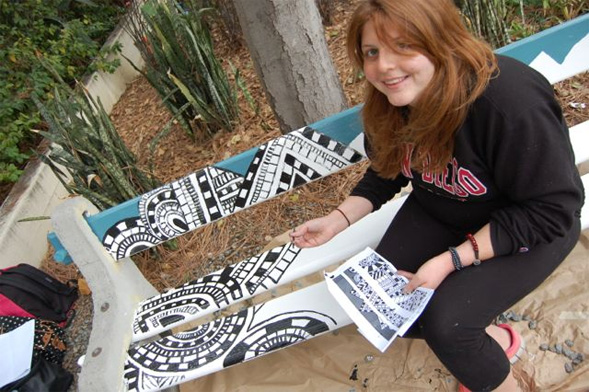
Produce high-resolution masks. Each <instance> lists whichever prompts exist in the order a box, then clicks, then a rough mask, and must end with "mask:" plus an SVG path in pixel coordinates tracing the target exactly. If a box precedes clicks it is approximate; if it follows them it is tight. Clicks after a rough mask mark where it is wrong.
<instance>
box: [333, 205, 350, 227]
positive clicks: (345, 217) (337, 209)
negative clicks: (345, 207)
mask: <svg viewBox="0 0 589 392" xmlns="http://www.w3.org/2000/svg"><path fill="white" fill-rule="evenodd" d="M335 210H336V211H338V212H339V213H340V214H342V215H343V217H344V219H345V220H346V222H348V227H350V226H351V225H352V224H351V223H350V220H349V219H348V217H347V216H346V214H345V213H344V212H343V211H342V210H340V209H339V208H336V209H335Z"/></svg>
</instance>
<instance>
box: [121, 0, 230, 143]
mask: <svg viewBox="0 0 589 392" xmlns="http://www.w3.org/2000/svg"><path fill="white" fill-rule="evenodd" d="M135 6H136V7H137V8H136V9H135V10H136V11H135V12H134V13H132V17H131V18H130V19H129V24H128V26H127V28H128V30H129V32H130V34H131V36H132V37H133V39H134V41H135V45H136V46H137V47H138V48H139V50H140V51H141V54H142V56H143V58H144V60H145V62H146V69H145V71H143V70H140V69H139V68H137V67H136V68H137V70H138V71H139V72H142V73H143V75H144V76H145V77H146V78H147V80H148V81H149V82H150V84H151V85H152V86H153V87H154V88H155V89H156V90H157V91H158V93H159V95H160V96H161V97H162V100H163V102H164V104H165V105H166V106H167V107H168V109H170V111H171V112H172V113H174V114H175V115H178V114H180V117H179V120H180V123H181V124H182V125H183V127H184V128H185V129H186V130H187V131H188V132H189V134H190V135H191V136H193V137H194V136H210V135H213V134H214V133H215V132H217V131H219V130H221V129H225V130H231V129H232V128H233V123H234V121H235V120H236V119H237V117H238V115H239V105H238V102H237V94H236V91H235V89H234V88H233V87H232V86H231V84H230V83H229V80H228V77H227V74H226V73H225V71H224V70H223V67H222V66H221V63H220V62H219V60H218V59H217V57H216V56H215V53H214V50H213V41H212V38H211V35H210V31H209V29H208V27H207V24H206V23H205V20H204V19H203V14H204V13H205V12H207V10H208V9H203V8H199V5H198V4H197V3H196V2H194V1H184V2H182V4H180V3H179V2H176V1H174V0H148V1H146V2H145V3H144V4H141V5H137V4H136V5H135ZM236 76H237V77H238V73H237V74H236Z"/></svg>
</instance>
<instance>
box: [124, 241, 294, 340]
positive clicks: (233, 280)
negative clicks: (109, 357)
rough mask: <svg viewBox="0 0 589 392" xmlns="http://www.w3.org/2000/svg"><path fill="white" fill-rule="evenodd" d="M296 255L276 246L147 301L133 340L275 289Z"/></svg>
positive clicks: (137, 316)
mask: <svg viewBox="0 0 589 392" xmlns="http://www.w3.org/2000/svg"><path fill="white" fill-rule="evenodd" d="M299 252H300V249H298V248H296V247H295V246H294V245H292V244H286V245H283V246H280V247H276V248H274V249H271V250H269V251H268V252H264V253H262V254H260V255H256V256H254V257H251V258H249V259H247V260H244V261H241V262H239V263H236V264H233V265H230V266H228V267H226V268H224V269H223V270H220V271H217V272H214V273H212V274H209V275H207V276H205V277H202V278H199V279H196V280H193V281H191V282H188V283H186V284H184V285H182V286H180V287H178V288H175V289H173V290H169V291H167V292H165V293H163V294H160V295H157V296H155V297H152V298H149V299H147V300H146V301H144V302H142V303H140V304H139V306H138V307H137V310H136V312H135V318H134V322H133V340H134V341H138V340H141V339H145V338H147V337H150V336H153V335H156V334H157V333H159V332H162V331H164V330H166V329H170V328H173V327H174V326H176V325H178V324H182V323H184V322H187V321H190V320H194V319H196V318H198V317H200V316H201V313H202V311H203V310H205V309H209V308H211V309H214V310H217V309H220V308H223V307H224V306H227V305H230V304H232V303H235V302H237V301H240V300H242V299H244V298H249V297H250V296H253V295H254V294H255V293H256V292H260V291H263V290H266V289H268V288H269V287H275V286H276V285H277V284H278V283H279V281H280V279H281V277H282V276H283V274H284V272H285V271H286V270H287V269H288V267H289V266H290V265H291V264H292V262H293V261H294V260H295V258H296V256H297V255H298V253H299ZM209 313H210V312H209Z"/></svg>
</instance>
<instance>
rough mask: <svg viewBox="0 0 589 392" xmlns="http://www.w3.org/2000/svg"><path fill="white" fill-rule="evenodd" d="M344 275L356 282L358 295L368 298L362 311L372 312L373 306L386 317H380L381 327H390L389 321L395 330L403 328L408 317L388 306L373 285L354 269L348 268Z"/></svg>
mask: <svg viewBox="0 0 589 392" xmlns="http://www.w3.org/2000/svg"><path fill="white" fill-rule="evenodd" d="M344 275H347V276H348V278H350V279H351V280H352V281H353V282H354V283H355V285H356V287H357V288H358V291H359V293H358V294H357V295H361V296H362V297H363V298H366V301H367V303H365V304H364V306H363V307H362V308H360V309H359V310H360V312H362V313H364V312H367V311H370V312H372V309H370V306H372V307H373V308H375V309H376V310H377V312H379V314H381V315H382V316H383V317H384V318H385V319H386V321H385V320H382V319H381V318H380V317H379V321H380V322H381V326H380V328H381V329H385V328H389V325H388V324H387V322H388V323H389V324H390V325H393V326H394V329H395V330H397V329H399V328H401V326H402V325H403V323H404V322H405V321H407V317H405V316H402V315H400V314H398V313H397V312H396V311H395V309H394V308H391V307H390V306H388V305H387V303H386V302H385V301H384V300H383V299H382V298H381V297H380V296H379V295H378V293H377V292H376V291H375V290H374V289H373V286H372V285H370V283H368V282H367V281H366V280H364V278H363V277H362V276H361V275H360V274H359V273H357V272H355V271H354V269H351V268H350V269H347V270H346V271H345V272H344ZM360 293H361V294H360ZM369 304H370V305H369Z"/></svg>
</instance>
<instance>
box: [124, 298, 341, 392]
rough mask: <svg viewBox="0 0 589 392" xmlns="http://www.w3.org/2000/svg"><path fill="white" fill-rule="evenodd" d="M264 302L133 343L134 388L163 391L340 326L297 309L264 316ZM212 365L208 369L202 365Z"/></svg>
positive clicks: (129, 365) (128, 367) (130, 371)
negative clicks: (156, 339)
mask: <svg viewBox="0 0 589 392" xmlns="http://www.w3.org/2000/svg"><path fill="white" fill-rule="evenodd" d="M263 306H264V305H258V306H254V307H251V308H248V309H245V310H243V311H241V312H239V313H236V314H234V315H230V316H228V317H225V318H222V319H218V320H215V321H212V322H210V323H207V324H204V325H201V326H199V327H197V328H195V329H192V330H189V331H186V332H182V333H178V334H175V335H173V336H170V337H166V338H163V339H160V340H158V341H155V342H151V343H148V344H146V345H144V346H140V347H137V348H132V349H130V350H129V355H128V357H127V360H126V362H125V371H124V374H125V379H126V382H127V386H128V389H129V390H130V391H144V390H160V389H164V388H167V387H170V386H172V385H175V384H178V383H180V382H182V381H183V380H185V379H194V378H197V377H199V376H201V375H202V374H203V373H204V374H207V373H210V372H211V369H210V368H211V367H215V368H216V370H221V369H222V368H224V367H228V366H231V365H233V364H237V363H240V362H243V361H247V360H249V359H253V358H255V357H257V356H260V355H264V354H267V353H269V352H272V351H274V350H277V349H280V348H283V347H286V346H290V345H292V344H295V343H299V342H301V341H304V340H306V339H310V338H312V337H314V336H316V335H318V334H321V333H324V332H327V331H329V330H330V329H333V328H334V327H335V321H334V320H333V319H332V318H331V317H330V316H328V315H325V314H322V313H318V312H314V311H305V310H299V311H292V312H286V313H280V314H275V315H273V316H270V317H267V318H264V317H262V318H260V317H258V314H259V313H260V310H261V309H262V307H263ZM205 365H207V368H208V369H206V370H200V369H201V368H202V367H203V366H205Z"/></svg>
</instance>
